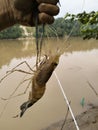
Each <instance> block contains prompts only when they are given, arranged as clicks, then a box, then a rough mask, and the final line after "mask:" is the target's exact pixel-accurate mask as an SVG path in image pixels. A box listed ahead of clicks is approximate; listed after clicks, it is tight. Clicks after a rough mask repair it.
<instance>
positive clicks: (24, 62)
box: [12, 61, 34, 72]
mask: <svg viewBox="0 0 98 130" xmlns="http://www.w3.org/2000/svg"><path fill="white" fill-rule="evenodd" d="M22 64H25V65H26V66H27V67H28V68H29V69H30V70H31V71H33V72H34V70H33V69H32V68H31V67H30V65H29V64H28V63H27V62H26V61H23V62H21V63H19V64H18V65H17V66H15V67H14V68H13V69H12V70H14V69H16V68H17V67H18V66H20V65H22Z"/></svg>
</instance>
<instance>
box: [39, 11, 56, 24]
mask: <svg viewBox="0 0 98 130" xmlns="http://www.w3.org/2000/svg"><path fill="white" fill-rule="evenodd" d="M53 22H54V17H53V16H50V15H48V14H46V13H39V23H47V24H52V23H53Z"/></svg>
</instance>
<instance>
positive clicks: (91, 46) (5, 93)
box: [0, 38, 98, 130]
mask: <svg viewBox="0 0 98 130" xmlns="http://www.w3.org/2000/svg"><path fill="white" fill-rule="evenodd" d="M57 51H60V53H61V57H60V62H59V65H58V67H57V68H56V70H55V72H56V74H57V76H58V78H59V80H60V82H61V84H62V86H63V89H64V91H65V93H66V95H67V97H68V100H69V101H71V107H72V110H73V112H74V114H75V115H78V114H80V113H81V112H83V111H85V110H86V109H88V104H89V103H93V104H95V105H98V102H97V100H98V97H97V96H96V95H95V93H94V92H93V90H92V89H91V88H90V87H89V84H88V81H89V82H90V83H91V84H92V86H93V87H94V89H95V90H96V92H98V87H97V85H98V41H96V40H93V39H91V40H82V39H81V38H71V39H70V40H68V41H67V42H66V40H64V39H47V40H45V42H44V44H43V50H42V54H43V55H44V54H48V55H51V54H55V53H56V52H57ZM35 55H36V46H35V41H34V39H31V40H30V39H29V40H1V41H0V79H1V78H2V77H3V76H4V75H5V74H6V71H8V70H11V69H12V68H13V67H15V66H16V65H17V64H19V63H20V62H22V61H27V62H28V64H30V66H32V67H33V66H34V65H35V60H36V58H35ZM19 68H21V69H23V70H26V71H29V70H28V68H27V66H26V65H21V66H20V67H19ZM24 76H26V75H25V74H24V73H18V72H14V73H13V74H11V75H10V76H8V77H7V78H6V79H5V80H3V81H2V82H1V84H0V97H3V98H8V97H9V96H10V95H11V93H12V92H13V91H14V90H15V88H16V87H17V85H18V84H19V83H20V82H21V81H22V80H23V78H24ZM26 86H27V83H24V84H23V85H21V86H20V88H19V89H18V90H17V92H16V93H15V95H17V94H19V93H22V92H23V91H24V90H25V88H26ZM28 93H29V90H28V91H27V93H26V94H24V95H21V96H18V97H15V98H12V99H10V100H8V101H4V100H1V99H0V129H1V130H41V129H43V128H45V127H47V126H49V125H51V124H52V123H54V122H57V121H59V120H62V119H64V117H65V115H66V111H67V105H66V102H65V101H64V97H63V95H62V93H61V90H60V88H59V85H58V82H57V80H56V77H55V75H54V73H53V75H52V77H51V78H50V80H49V82H48V83H47V89H46V92H45V94H44V96H43V97H42V98H41V99H40V100H39V101H38V102H37V103H36V104H34V106H32V107H31V108H30V109H28V110H27V111H26V112H25V114H24V116H23V117H22V118H12V117H13V116H15V115H17V114H18V113H19V112H20V110H19V107H20V105H21V104H22V103H23V102H25V101H27V99H28ZM83 98H84V107H82V106H81V104H80V102H81V101H82V99H83ZM69 116H70V115H69Z"/></svg>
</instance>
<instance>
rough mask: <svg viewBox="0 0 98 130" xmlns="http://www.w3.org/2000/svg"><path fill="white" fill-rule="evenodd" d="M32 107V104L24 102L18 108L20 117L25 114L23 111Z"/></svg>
mask: <svg viewBox="0 0 98 130" xmlns="http://www.w3.org/2000/svg"><path fill="white" fill-rule="evenodd" d="M32 105H33V103H32V102H31V101H27V102H24V103H23V104H22V105H21V106H20V110H21V113H20V117H22V116H23V114H24V113H25V111H26V110H27V109H28V108H29V107H31V106H32Z"/></svg>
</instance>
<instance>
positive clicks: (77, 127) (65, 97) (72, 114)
mask: <svg viewBox="0 0 98 130" xmlns="http://www.w3.org/2000/svg"><path fill="white" fill-rule="evenodd" d="M54 74H55V77H56V79H57V82H58V84H59V87H60V89H61V92H62V94H63V96H64V99H65V101H66V104H67V105H68V108H69V111H70V113H71V116H72V118H73V121H74V123H75V126H76V129H77V130H80V129H79V126H78V123H77V121H76V119H75V116H74V113H73V111H72V109H71V106H70V103H69V101H68V98H67V96H66V94H65V92H64V89H63V86H62V84H61V82H60V80H59V78H58V76H57V74H56V72H55V71H54Z"/></svg>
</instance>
